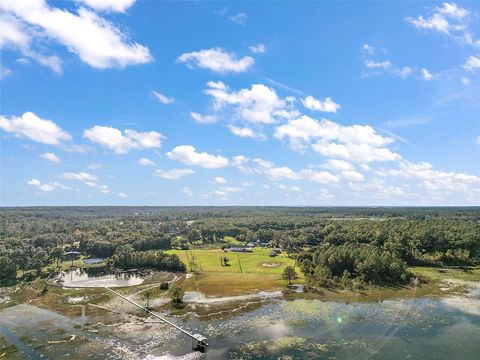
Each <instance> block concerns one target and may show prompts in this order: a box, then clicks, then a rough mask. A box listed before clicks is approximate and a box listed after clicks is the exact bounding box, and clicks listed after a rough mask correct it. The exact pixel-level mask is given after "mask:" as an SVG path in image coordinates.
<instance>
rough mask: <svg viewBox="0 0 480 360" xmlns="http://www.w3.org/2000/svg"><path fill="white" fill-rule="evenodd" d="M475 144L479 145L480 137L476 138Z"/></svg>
mask: <svg viewBox="0 0 480 360" xmlns="http://www.w3.org/2000/svg"><path fill="white" fill-rule="evenodd" d="M477 144H480V136H479V137H477Z"/></svg>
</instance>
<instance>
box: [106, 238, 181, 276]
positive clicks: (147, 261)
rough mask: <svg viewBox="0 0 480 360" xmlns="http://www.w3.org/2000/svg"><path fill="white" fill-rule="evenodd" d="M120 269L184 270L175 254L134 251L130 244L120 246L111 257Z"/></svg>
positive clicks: (114, 264)
mask: <svg viewBox="0 0 480 360" xmlns="http://www.w3.org/2000/svg"><path fill="white" fill-rule="evenodd" d="M111 263H112V264H113V266H115V267H117V268H120V269H137V268H148V269H156V270H163V271H182V272H183V271H185V270H186V267H185V264H184V263H182V262H181V261H180V259H179V257H178V256H177V255H175V254H166V253H164V252H162V251H135V249H134V248H133V246H132V245H130V244H128V245H122V246H120V247H119V248H118V249H117V251H116V252H115V254H114V255H113V256H112V258H111Z"/></svg>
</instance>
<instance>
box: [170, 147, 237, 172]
mask: <svg viewBox="0 0 480 360" xmlns="http://www.w3.org/2000/svg"><path fill="white" fill-rule="evenodd" d="M167 157H169V158H170V159H172V160H175V161H179V162H181V163H184V164H187V165H196V166H200V167H203V168H205V169H217V168H221V167H225V166H227V165H228V159H227V158H225V157H223V156H220V155H211V154H208V153H206V152H203V153H199V152H197V150H196V149H195V148H194V147H193V146H191V145H180V146H177V147H175V148H174V149H173V150H172V151H170V152H168V153H167Z"/></svg>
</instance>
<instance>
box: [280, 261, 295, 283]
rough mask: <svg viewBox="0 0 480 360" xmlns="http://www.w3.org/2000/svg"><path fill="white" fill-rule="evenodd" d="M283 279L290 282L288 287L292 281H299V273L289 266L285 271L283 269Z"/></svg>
mask: <svg viewBox="0 0 480 360" xmlns="http://www.w3.org/2000/svg"><path fill="white" fill-rule="evenodd" d="M282 279H283V280H285V281H288V285H290V284H291V283H292V280H296V279H298V276H297V272H296V271H295V269H294V268H293V266H287V267H286V268H285V269H283V272H282Z"/></svg>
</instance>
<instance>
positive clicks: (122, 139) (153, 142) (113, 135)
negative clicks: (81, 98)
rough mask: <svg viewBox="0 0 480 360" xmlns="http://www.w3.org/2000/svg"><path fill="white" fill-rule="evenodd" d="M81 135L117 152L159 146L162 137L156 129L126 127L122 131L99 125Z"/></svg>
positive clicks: (123, 152)
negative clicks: (138, 129) (146, 129)
mask: <svg viewBox="0 0 480 360" xmlns="http://www.w3.org/2000/svg"><path fill="white" fill-rule="evenodd" d="M83 137H84V138H87V139H88V140H90V141H91V142H92V143H95V144H99V145H101V146H103V147H106V148H108V149H110V150H112V151H113V152H115V153H117V154H126V153H128V152H129V151H130V150H139V149H152V148H159V147H160V146H161V139H163V138H164V136H163V135H162V134H160V133H158V132H156V131H149V132H137V131H135V130H130V129H126V130H125V131H123V133H122V131H120V130H118V129H116V128H113V127H109V126H100V125H96V126H94V127H92V128H90V129H87V130H85V131H84V132H83Z"/></svg>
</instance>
